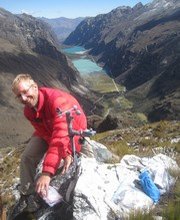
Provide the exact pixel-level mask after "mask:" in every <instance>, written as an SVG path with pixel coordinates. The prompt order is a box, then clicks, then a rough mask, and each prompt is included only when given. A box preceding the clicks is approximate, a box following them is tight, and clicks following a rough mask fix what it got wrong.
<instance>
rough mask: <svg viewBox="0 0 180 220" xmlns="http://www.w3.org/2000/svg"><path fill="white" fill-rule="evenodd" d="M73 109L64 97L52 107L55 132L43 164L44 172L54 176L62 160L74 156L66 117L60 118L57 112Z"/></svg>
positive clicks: (57, 100) (58, 99)
mask: <svg viewBox="0 0 180 220" xmlns="http://www.w3.org/2000/svg"><path fill="white" fill-rule="evenodd" d="M71 107H72V106H71V103H70V100H69V102H68V103H67V100H66V99H63V98H62V97H61V98H57V99H56V100H55V102H54V103H53V104H52V106H51V109H52V110H51V111H53V132H52V136H51V140H50V143H49V148H48V151H47V154H46V157H45V159H44V163H43V171H44V172H49V173H51V174H54V173H55V172H56V170H57V168H58V166H59V163H60V160H61V159H62V158H65V157H66V156H67V154H72V151H71V148H70V139H69V135H68V125H67V122H66V115H62V116H61V117H60V116H59V115H58V114H57V112H56V110H57V108H60V109H61V110H62V111H64V110H67V109H69V108H71Z"/></svg>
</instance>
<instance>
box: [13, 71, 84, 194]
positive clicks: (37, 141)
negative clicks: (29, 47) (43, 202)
mask: <svg viewBox="0 0 180 220" xmlns="http://www.w3.org/2000/svg"><path fill="white" fill-rule="evenodd" d="M12 91H13V93H14V94H15V96H16V98H17V99H18V100H19V101H20V102H21V103H22V104H23V105H24V115H25V117H26V118H27V119H28V120H29V121H30V123H31V124H32V126H33V127H34V129H35V132H34V133H33V135H32V137H31V138H30V141H29V143H28V144H27V146H26V148H25V150H24V152H23V154H22V157H21V162H20V182H21V184H20V192H21V193H22V194H23V195H29V194H32V193H33V192H34V191H36V192H37V193H38V194H40V193H41V192H44V191H45V193H47V190H48V186H49V184H50V180H51V177H52V176H53V175H54V174H55V173H56V171H57V169H58V167H59V164H60V161H61V160H64V167H63V171H62V173H63V174H64V173H66V172H67V170H68V169H69V166H70V164H71V163H72V161H73V157H72V153H73V152H72V149H71V145H70V138H69V134H68V125H67V121H66V116H65V115H62V116H61V117H60V116H59V115H58V114H57V110H58V111H61V112H63V111H66V110H69V109H71V108H73V106H75V105H76V106H77V108H78V110H80V112H81V114H80V115H77V114H73V118H74V119H73V129H75V130H84V129H86V128H87V120H86V116H85V114H84V112H83V110H82V108H81V106H80V105H79V103H78V101H77V100H76V99H75V98H74V97H73V96H71V95H70V94H69V93H67V92H64V91H61V90H59V89H53V88H46V87H41V88H39V87H38V85H37V83H36V82H35V81H34V80H33V79H32V77H31V76H30V75H29V74H19V75H17V76H16V78H15V79H14V81H13V83H12ZM75 146H76V151H77V152H79V151H80V150H81V145H80V144H79V136H75ZM45 153H46V154H45ZM44 154H45V158H44V162H43V169H42V174H41V175H40V177H39V178H38V179H37V180H36V182H35V180H34V177H35V174H36V167H37V165H38V163H39V162H40V160H41V159H42V157H43V155H44Z"/></svg>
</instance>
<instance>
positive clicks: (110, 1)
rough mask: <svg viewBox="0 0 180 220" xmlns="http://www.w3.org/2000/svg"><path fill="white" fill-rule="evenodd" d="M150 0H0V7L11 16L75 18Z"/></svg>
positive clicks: (145, 2)
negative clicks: (24, 14) (28, 15)
mask: <svg viewBox="0 0 180 220" xmlns="http://www.w3.org/2000/svg"><path fill="white" fill-rule="evenodd" d="M140 1H141V2H142V3H143V4H147V3H149V2H152V0H0V7H1V8H4V9H6V10H7V11H10V12H11V13H13V14H21V13H27V14H30V15H32V16H34V17H46V18H59V17H66V18H77V17H86V16H92V17H94V16H96V15H98V14H104V13H108V12H110V11H111V10H112V9H115V8H117V7H119V6H131V7H133V6H134V5H135V4H137V3H138V2H140Z"/></svg>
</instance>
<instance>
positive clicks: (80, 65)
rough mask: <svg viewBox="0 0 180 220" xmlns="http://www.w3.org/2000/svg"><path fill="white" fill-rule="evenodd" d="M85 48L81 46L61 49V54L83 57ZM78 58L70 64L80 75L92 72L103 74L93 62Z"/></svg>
mask: <svg viewBox="0 0 180 220" xmlns="http://www.w3.org/2000/svg"><path fill="white" fill-rule="evenodd" d="M85 51H86V50H85V48H84V47H81V46H74V47H70V48H65V49H63V52H64V53H66V54H67V56H68V54H79V55H83V54H84V53H85ZM84 57H85V56H84V55H83V57H81V56H80V58H79V59H73V60H72V62H73V64H74V66H75V67H76V69H77V70H78V71H79V72H80V74H89V73H94V72H101V73H105V72H104V70H103V69H102V68H101V67H100V66H98V65H97V64H96V63H95V62H93V61H91V60H90V59H88V58H84Z"/></svg>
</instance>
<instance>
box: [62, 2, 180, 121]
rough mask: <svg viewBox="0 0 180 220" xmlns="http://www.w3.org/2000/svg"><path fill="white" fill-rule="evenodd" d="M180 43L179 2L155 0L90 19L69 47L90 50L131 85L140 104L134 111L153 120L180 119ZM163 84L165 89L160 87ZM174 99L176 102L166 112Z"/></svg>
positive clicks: (130, 91) (130, 95) (69, 41)
mask: <svg viewBox="0 0 180 220" xmlns="http://www.w3.org/2000/svg"><path fill="white" fill-rule="evenodd" d="M179 40H180V2H179V1H177V0H173V1H172V0H154V1H153V2H152V3H150V4H147V5H145V6H143V5H142V4H141V3H138V4H137V5H135V6H134V7H133V8H130V7H125V6H124V7H118V8H116V9H114V10H113V11H111V12H110V13H108V14H103V15H98V16H97V17H95V18H88V19H86V20H84V21H82V22H81V23H80V25H79V26H78V27H77V28H76V30H75V31H74V32H73V33H71V34H70V36H69V37H68V38H67V39H66V40H65V44H68V45H69V44H70V45H74V44H75V45H83V46H85V47H86V48H88V49H91V50H90V53H91V54H92V55H93V56H94V57H95V59H96V60H97V61H98V62H99V64H100V65H102V66H104V68H105V69H107V70H108V71H109V74H110V75H111V76H112V77H114V78H116V81H117V82H121V83H123V84H124V85H125V86H126V88H127V90H128V93H127V97H128V98H132V100H133V101H134V103H135V105H134V110H135V111H144V112H145V113H146V114H147V115H148V117H149V119H150V120H152V121H154V120H160V119H164V118H167V119H179V118H180V112H179V108H178V107H177V106H178V103H177V101H178V100H179V96H178V92H179V85H180V82H179V72H178V71H174V68H175V66H174V65H177V64H178V62H179V57H180V56H179V54H180V51H179V48H180V47H179V42H180V41H179ZM172 67H174V68H172ZM176 69H177V67H176ZM167 71H168V73H167ZM167 75H168V77H166V76H167ZM169 76H173V77H174V79H176V80H174V79H173V77H169ZM156 80H157V81H156ZM159 85H161V86H162V87H160V88H159V89H156V87H159ZM172 88H173V89H172ZM162 91H163V93H164V94H165V95H162ZM168 97H171V98H170V99H169V98H168ZM169 101H172V103H173V104H172V103H171V105H168V106H170V107H169V110H168V112H166V111H165V112H166V113H163V112H164V111H163V109H164V110H166V109H167V103H168V102H169ZM159 102H161V109H162V111H160V112H161V113H160V112H159V111H158V109H159V107H158V105H159ZM178 102H179V101H178ZM139 103H141V105H139ZM172 106H174V107H173V108H172Z"/></svg>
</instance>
